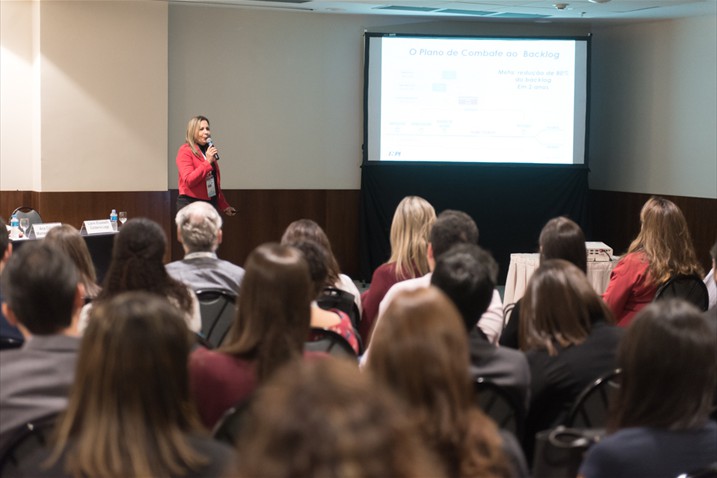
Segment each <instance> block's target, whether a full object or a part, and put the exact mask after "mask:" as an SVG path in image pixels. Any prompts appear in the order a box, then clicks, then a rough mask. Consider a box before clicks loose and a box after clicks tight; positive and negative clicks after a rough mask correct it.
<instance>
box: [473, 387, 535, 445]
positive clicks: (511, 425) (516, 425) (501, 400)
mask: <svg viewBox="0 0 717 478" xmlns="http://www.w3.org/2000/svg"><path fill="white" fill-rule="evenodd" d="M473 393H474V396H475V404H476V405H477V406H478V407H480V409H481V410H483V412H484V413H485V414H486V415H488V416H489V417H490V418H492V419H493V420H494V421H495V423H496V424H497V425H498V427H500V428H502V429H503V430H507V431H509V432H511V433H513V435H515V437H516V438H517V439H518V441H521V440H522V439H523V432H524V427H525V409H524V408H523V406H522V405H521V404H520V403H518V401H517V400H516V399H515V398H514V397H513V396H512V395H511V394H510V393H509V392H508V391H507V390H506V389H505V388H503V387H501V386H500V385H498V384H496V383H495V382H492V381H490V380H488V379H485V378H483V377H478V378H477V379H476V380H475V381H474V382H473Z"/></svg>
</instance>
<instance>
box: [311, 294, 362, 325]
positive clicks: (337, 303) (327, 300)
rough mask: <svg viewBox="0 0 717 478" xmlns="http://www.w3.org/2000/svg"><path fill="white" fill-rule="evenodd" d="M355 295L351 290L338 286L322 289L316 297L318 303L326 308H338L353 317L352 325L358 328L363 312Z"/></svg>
mask: <svg viewBox="0 0 717 478" xmlns="http://www.w3.org/2000/svg"><path fill="white" fill-rule="evenodd" d="M354 299H355V297H354V295H353V294H352V293H351V292H346V291H345V290H341V289H337V288H336V287H326V288H325V289H324V290H323V291H321V295H319V298H318V299H316V303H317V304H318V305H319V307H321V308H322V309H324V310H331V309H338V310H340V311H341V312H344V313H345V314H346V315H348V316H349V318H351V325H353V326H354V329H355V330H358V326H359V322H360V321H361V314H359V310H358V306H357V305H356V302H355V301H354Z"/></svg>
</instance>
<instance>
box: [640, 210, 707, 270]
mask: <svg viewBox="0 0 717 478" xmlns="http://www.w3.org/2000/svg"><path fill="white" fill-rule="evenodd" d="M627 252H628V254H630V253H632V252H643V253H644V254H645V255H646V256H647V261H648V263H649V264H650V275H651V276H652V280H653V281H654V282H655V284H660V283H662V282H665V281H666V280H668V279H669V278H670V277H671V276H673V275H677V274H685V275H691V274H697V275H702V267H701V266H700V264H699V262H697V255H696V254H695V248H694V246H693V244H692V237H691V236H690V230H689V229H688V227H687V221H686V220H685V216H684V215H683V214H682V211H681V210H680V208H679V207H677V205H675V203H673V202H672V201H668V200H667V199H665V198H662V197H659V196H653V197H651V198H650V199H648V201H647V202H646V203H645V205H644V206H642V210H641V211H640V233H639V234H638V235H637V237H636V238H635V240H634V241H632V244H630V248H629V249H628V251H627Z"/></svg>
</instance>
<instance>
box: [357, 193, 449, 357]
mask: <svg viewBox="0 0 717 478" xmlns="http://www.w3.org/2000/svg"><path fill="white" fill-rule="evenodd" d="M435 220H436V211H435V210H434V209H433V206H431V205H430V204H429V203H428V201H426V200H425V199H423V198H421V197H418V196H406V197H405V198H403V199H402V200H401V202H400V203H398V206H397V207H396V212H395V213H394V214H393V220H392V222H391V235H390V240H391V257H389V259H388V261H387V262H385V263H384V264H382V265H380V266H378V267H377V268H376V270H375V271H374V272H373V276H372V278H371V284H370V286H369V288H368V290H366V291H365V292H364V293H363V294H362V295H361V303H362V304H363V315H362V317H361V324H360V327H359V334H360V335H361V337H363V338H364V339H365V340H366V341H367V343H366V344H365V345H366V347H368V340H369V339H370V337H371V329H372V328H373V323H374V322H375V321H376V316H377V315H378V306H379V304H380V303H381V300H382V299H383V297H384V296H385V295H386V292H388V289H390V288H391V286H392V285H393V284H395V283H396V282H400V281H404V280H406V279H413V278H414V277H420V276H422V275H425V274H426V273H428V272H429V271H430V268H429V266H428V256H427V254H426V252H427V250H428V237H429V234H430V232H431V226H432V225H433V223H434V222H435Z"/></svg>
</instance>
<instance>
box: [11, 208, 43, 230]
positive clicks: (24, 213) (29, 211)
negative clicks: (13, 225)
mask: <svg viewBox="0 0 717 478" xmlns="http://www.w3.org/2000/svg"><path fill="white" fill-rule="evenodd" d="M13 215H16V216H17V218H18V219H22V218H24V217H26V218H28V219H29V220H30V226H32V225H34V224H42V217H40V213H39V212H37V211H36V210H34V209H33V208H31V207H30V206H20V207H18V208H16V209H15V210H14V211H13V212H12V213H11V214H10V217H12V216H13Z"/></svg>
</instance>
